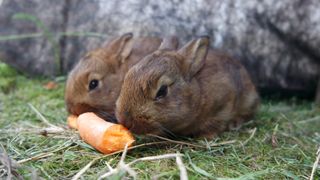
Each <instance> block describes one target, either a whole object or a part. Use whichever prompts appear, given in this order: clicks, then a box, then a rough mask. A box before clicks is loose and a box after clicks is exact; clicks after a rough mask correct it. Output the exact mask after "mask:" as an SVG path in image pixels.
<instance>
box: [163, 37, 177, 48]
mask: <svg viewBox="0 0 320 180" xmlns="http://www.w3.org/2000/svg"><path fill="white" fill-rule="evenodd" d="M178 45H179V40H178V38H177V37H176V36H169V37H166V38H164V39H162V42H161V45H160V47H159V50H176V49H177V48H178Z"/></svg>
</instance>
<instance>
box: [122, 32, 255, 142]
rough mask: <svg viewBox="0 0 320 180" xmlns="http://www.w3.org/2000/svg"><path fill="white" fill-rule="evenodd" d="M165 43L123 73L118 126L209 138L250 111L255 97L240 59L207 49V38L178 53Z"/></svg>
mask: <svg viewBox="0 0 320 180" xmlns="http://www.w3.org/2000/svg"><path fill="white" fill-rule="evenodd" d="M168 45H170V43H168V42H165V43H163V44H162V45H161V47H160V48H159V50H157V51H155V52H153V53H152V54H150V55H148V56H146V57H145V58H144V59H143V60H141V61H140V62H138V63H137V64H136V65H134V66H133V67H132V68H131V69H130V70H129V71H128V72H127V74H126V76H125V79H124V82H123V85H122V88H121V92H120V95H119V98H118V100H117V102H116V117H117V119H118V121H119V122H120V123H121V124H123V125H125V126H126V127H127V128H128V129H130V130H131V131H132V132H134V133H137V134H146V133H151V134H158V135H168V134H174V135H183V136H193V137H208V138H209V137H210V138H212V137H214V136H215V135H216V134H218V133H220V132H222V131H224V130H226V129H228V127H229V126H230V125H232V124H235V123H240V122H242V121H245V120H248V118H250V117H252V116H253V115H254V113H255V111H256V110H257V107H258V104H259V97H258V94H257V92H256V90H255V87H254V85H253V84H252V82H251V80H250V78H249V76H248V73H247V72H246V70H245V69H244V67H243V66H242V65H241V64H240V63H239V62H238V61H235V60H233V59H231V58H230V57H228V56H226V55H225V54H222V53H218V52H214V51H212V50H209V39H208V38H207V37H202V38H199V39H197V40H193V41H191V42H189V43H188V44H187V45H185V46H184V47H183V48H181V49H180V50H178V51H174V50H170V47H167V46H168Z"/></svg>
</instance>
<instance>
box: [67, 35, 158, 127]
mask: <svg viewBox="0 0 320 180" xmlns="http://www.w3.org/2000/svg"><path fill="white" fill-rule="evenodd" d="M132 36H133V35H132V34H131V33H128V34H124V35H122V36H121V37H118V38H116V39H114V40H112V41H111V42H110V43H107V44H106V45H103V46H102V47H101V48H98V49H95V50H93V51H90V52H89V53H87V55H85V56H84V57H83V58H82V59H81V60H80V61H79V62H78V64H77V65H76V66H75V67H74V69H73V70H72V71H71V72H70V74H69V77H68V80H67V83H66V89H65V102H66V106H67V110H68V112H69V113H70V114H73V115H79V114H82V113H84V112H88V111H91V112H95V113H96V114H97V115H99V116H100V117H102V118H103V119H105V120H109V121H112V120H115V119H114V108H115V102H116V100H117V98H118V95H119V92H120V88H121V85H122V81H123V78H124V75H125V73H126V72H127V71H128V69H129V68H130V67H131V66H133V65H134V64H136V63H137V61H139V60H140V59H142V58H143V57H144V56H146V55H147V54H150V53H151V52H153V51H155V50H157V49H158V47H159V45H160V44H161V41H162V40H161V39H159V38H153V37H142V38H135V39H133V38H132Z"/></svg>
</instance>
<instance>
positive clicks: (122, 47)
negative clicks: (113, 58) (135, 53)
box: [103, 33, 133, 63]
mask: <svg viewBox="0 0 320 180" xmlns="http://www.w3.org/2000/svg"><path fill="white" fill-rule="evenodd" d="M132 37H133V34H132V33H126V34H124V35H122V36H121V37H119V38H116V39H114V40H113V41H111V42H110V43H108V44H104V45H103V47H104V48H107V49H108V51H112V52H115V53H116V55H117V56H118V57H119V60H120V61H121V63H123V62H124V61H125V60H126V59H127V57H128V56H129V55H130V53H131V51H132V43H133V40H132Z"/></svg>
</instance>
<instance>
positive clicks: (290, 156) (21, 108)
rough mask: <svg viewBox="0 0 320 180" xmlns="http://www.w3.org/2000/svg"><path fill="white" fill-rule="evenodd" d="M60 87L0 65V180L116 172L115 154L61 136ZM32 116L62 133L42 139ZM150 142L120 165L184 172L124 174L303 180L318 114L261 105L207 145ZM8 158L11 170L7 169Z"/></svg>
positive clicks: (70, 134) (316, 137) (283, 104)
mask: <svg viewBox="0 0 320 180" xmlns="http://www.w3.org/2000/svg"><path fill="white" fill-rule="evenodd" d="M52 80H53V81H54V82H55V83H57V85H58V87H57V88H49V89H46V88H45V87H44V85H45V84H46V83H47V82H49V81H52ZM64 83H65V77H57V78H54V79H48V78H39V77H37V78H35V77H33V78H30V77H27V76H25V75H23V74H21V73H17V72H15V71H14V70H12V69H11V68H9V67H8V66H6V65H4V64H0V160H1V164H3V163H4V164H5V166H3V165H1V164H0V178H1V177H2V178H3V177H5V176H6V174H7V173H6V172H7V168H8V167H10V168H11V169H12V176H22V177H24V178H27V179H34V178H35V177H37V176H39V177H42V178H44V179H71V178H72V177H73V176H74V175H76V174H77V173H78V172H79V171H80V170H81V169H82V168H84V167H85V166H86V165H87V164H88V163H90V162H92V165H91V166H90V167H89V168H87V170H86V171H84V173H83V174H82V175H81V178H82V179H97V178H98V177H99V176H101V175H103V174H105V173H106V172H108V171H109V169H108V164H109V165H110V166H111V167H112V168H116V167H117V165H118V164H119V161H120V157H121V153H117V154H115V155H110V156H103V155H101V154H100V153H99V152H97V151H95V150H94V149H92V148H91V147H90V146H88V145H87V144H86V143H84V142H83V141H82V140H81V139H79V137H78V134H77V132H76V131H73V130H70V129H68V128H66V116H67V113H66V110H65V106H64V100H63V93H64V92H63V91H64ZM32 106H33V107H34V110H32V108H31V107H32ZM36 112H40V113H41V114H42V115H43V116H44V117H45V119H47V120H48V121H49V122H50V124H53V125H55V126H59V127H63V128H65V129H64V130H63V131H58V132H55V133H54V134H50V132H51V131H49V133H45V131H44V129H45V128H47V127H48V126H50V124H48V123H45V121H44V120H43V119H42V118H40V117H39V116H38V115H37V114H36ZM53 130H54V129H53ZM157 141H163V140H160V139H157V138H150V137H143V136H140V137H137V142H136V145H139V144H143V143H151V145H148V144H145V145H141V146H140V147H137V148H135V149H133V150H129V151H128V154H127V155H126V157H125V159H124V162H125V163H129V162H132V161H133V160H135V159H138V158H141V157H148V156H157V155H165V154H171V153H181V155H182V161H183V166H177V163H176V159H175V158H165V159H161V160H154V161H151V160H147V161H139V162H136V163H134V164H132V165H131V166H130V168H131V170H133V171H134V172H136V173H137V178H138V179H151V178H155V179H156V178H159V179H179V175H180V171H179V167H182V168H183V167H185V168H186V170H187V174H188V176H189V179H234V180H236V179H237V180H238V179H308V178H309V177H310V175H311V171H312V168H313V164H314V162H315V161H316V152H317V149H318V147H319V144H320V109H319V107H317V106H316V105H315V104H313V103H312V102H310V101H304V100H297V99H295V98H292V99H289V100H288V99H287V100H274V99H270V98H263V99H262V105H261V108H260V110H259V113H258V114H257V116H256V117H255V118H254V119H253V120H252V121H250V122H248V123H246V124H245V125H244V126H243V127H242V128H241V129H239V130H236V131H231V132H226V133H224V134H222V135H221V136H219V137H218V138H217V139H215V140H213V141H206V140H203V139H197V140H194V139H178V140H176V141H177V142H176V141H174V142H168V141H166V143H164V142H162V143H158V144H155V142H157ZM152 143H153V145H152ZM185 143H190V144H189V145H187V144H185ZM219 143H222V144H220V145H219ZM214 145H216V146H214ZM8 157H9V158H10V159H11V160H12V163H11V166H9V165H8V164H6V162H8V160H7V158H8ZM94 159H96V160H95V161H92V160H94ZM123 176H126V177H130V176H129V175H128V174H126V173H124V172H123V171H120V172H119V173H117V174H115V175H114V176H112V177H113V179H119V178H120V177H123ZM2 178H1V179H2ZM314 178H315V179H320V169H319V166H318V168H317V169H316V172H315V174H314Z"/></svg>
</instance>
